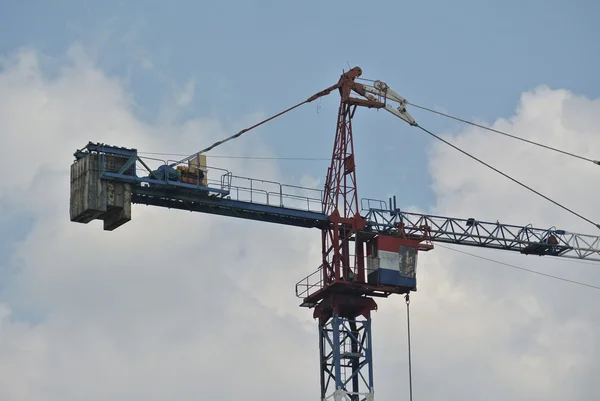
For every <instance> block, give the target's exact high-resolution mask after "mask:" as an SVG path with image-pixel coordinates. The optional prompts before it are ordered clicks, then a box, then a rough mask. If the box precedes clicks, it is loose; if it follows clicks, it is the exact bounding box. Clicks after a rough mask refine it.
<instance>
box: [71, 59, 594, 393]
mask: <svg viewBox="0 0 600 401" xmlns="http://www.w3.org/2000/svg"><path fill="white" fill-rule="evenodd" d="M361 74H362V70H361V69H360V68H359V67H354V68H352V69H351V70H349V71H347V72H345V73H343V74H342V75H341V77H340V78H339V80H338V82H337V83H336V84H334V85H332V86H331V87H329V88H327V89H325V90H323V91H321V92H318V93H316V94H315V95H313V96H311V97H309V98H308V99H307V100H305V101H304V102H302V103H300V104H298V105H296V106H294V107H292V108H290V109H288V110H286V111H284V112H282V113H279V114H278V115H281V114H283V113H285V112H287V111H289V110H292V109H294V108H296V107H298V106H299V105H301V104H304V103H308V102H312V101H313V100H315V99H318V98H320V97H322V96H326V95H328V94H330V93H331V92H333V91H334V90H337V91H338V92H339V94H340V104H339V109H338V116H337V124H336V134H335V139H334V143H333V151H332V158H331V164H330V166H329V168H328V170H327V175H326V180H325V185H324V188H323V190H322V191H321V190H315V189H313V188H301V187H297V186H293V185H286V184H281V183H276V182H271V181H264V180H257V179H253V178H248V177H241V176H236V175H234V174H233V173H232V172H230V171H227V170H224V169H219V168H215V167H214V166H213V167H211V166H208V165H207V161H206V156H205V155H204V154H202V153H203V151H201V152H198V153H195V154H194V155H192V156H190V157H188V158H186V159H184V160H180V161H169V160H157V159H149V158H144V157H141V156H140V155H139V154H138V151H137V150H136V149H128V148H122V147H116V146H110V145H105V144H99V143H91V142H90V143H88V145H87V146H85V147H84V148H83V149H80V150H77V151H76V152H75V154H74V156H75V161H74V163H73V164H72V166H71V197H70V206H71V213H70V215H71V216H70V217H71V221H74V222H79V223H85V224H87V223H89V222H91V221H92V220H102V221H103V222H104V229H105V230H114V229H116V228H118V227H120V226H121V225H123V224H125V223H127V222H128V221H130V220H131V216H132V213H131V205H132V204H144V205H152V206H157V207H165V208H173V209H181V210H190V211H195V212H200V213H210V214H217V215H221V216H230V217H236V218H243V219H249V220H254V221H262V222H270V223H275V224H283V225H289V226H295V227H303V228H317V229H319V230H320V231H321V240H322V258H321V265H320V266H319V267H318V268H317V270H316V271H315V272H314V273H312V274H310V275H309V276H307V277H305V278H304V279H302V280H300V281H299V282H298V283H296V296H297V297H299V298H300V299H302V303H301V306H303V307H307V308H311V309H313V317H314V318H315V319H316V320H317V321H318V333H319V369H320V399H321V400H333V401H346V400H348V401H363V400H364V401H372V400H373V399H374V384H373V352H372V344H373V338H372V332H371V312H372V311H374V310H376V309H377V303H376V302H375V300H374V298H376V297H388V296H390V295H392V294H408V293H410V292H411V291H416V287H417V285H416V265H417V256H418V252H423V251H429V250H431V249H433V246H434V245H433V244H434V243H436V242H442V243H452V244H457V245H467V246H477V247H483V248H492V249H501V250H508V251H515V252H520V253H522V254H526V255H538V256H550V257H563V258H575V259H585V260H593V261H600V237H598V236H592V235H584V234H576V233H571V232H568V231H565V230H561V229H557V228H555V227H551V228H549V229H540V228H534V227H532V226H530V225H528V226H517V225H509V224H501V223H499V222H496V223H491V222H486V221H480V220H478V219H475V218H467V219H459V218H453V217H443V216H434V215H427V214H418V213H410V212H406V211H402V210H400V209H399V208H398V207H397V206H396V199H395V197H394V198H392V199H389V202H387V203H386V202H385V201H374V200H372V199H362V200H361V203H360V208H359V202H358V199H359V198H358V192H357V179H356V163H355V158H354V142H353V133H352V119H353V117H354V115H355V112H356V110H357V109H358V108H360V107H362V108H375V109H384V110H386V111H388V112H390V113H391V114H393V115H394V116H396V117H398V118H400V119H402V120H403V121H405V122H406V123H408V124H409V125H411V126H416V125H417V123H416V122H415V120H414V119H413V118H412V116H411V115H410V114H409V113H408V112H407V111H406V104H407V101H406V100H405V99H404V98H403V97H401V96H400V95H398V94H397V93H396V92H394V91H393V90H392V89H391V88H389V87H388V85H387V84H385V83H384V82H382V81H374V84H373V86H368V85H363V84H361V83H358V82H356V80H357V79H358V78H359V77H360V76H361ZM357 95H358V96H359V97H357ZM392 103H397V106H395V107H394V106H392ZM275 117H276V116H274V117H271V118H269V119H267V120H265V121H263V122H261V123H259V124H256V125H254V126H253V127H256V126H258V125H260V124H263V123H264V122H266V121H269V120H271V119H273V118H275ZM253 127H251V128H248V129H245V130H242V131H240V132H239V133H238V134H236V135H233V136H231V137H229V138H227V139H226V140H224V141H220V142H218V143H216V144H214V145H212V146H211V147H209V148H207V149H212V148H214V147H215V146H218V145H219V144H220V143H224V142H226V141H228V140H231V139H235V138H237V137H239V136H240V135H241V134H243V133H244V132H247V131H249V130H250V129H252V128H253ZM184 162H187V165H184ZM153 163H154V165H153V167H151V165H152V164H153ZM266 186H268V188H267V187H266ZM244 194H245V195H244Z"/></svg>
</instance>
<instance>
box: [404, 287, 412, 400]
mask: <svg viewBox="0 0 600 401" xmlns="http://www.w3.org/2000/svg"><path fill="white" fill-rule="evenodd" d="M404 299H405V300H406V326H407V329H408V388H409V394H410V401H412V399H413V390H412V362H411V347H410V297H409V295H408V293H406V296H405V297H404Z"/></svg>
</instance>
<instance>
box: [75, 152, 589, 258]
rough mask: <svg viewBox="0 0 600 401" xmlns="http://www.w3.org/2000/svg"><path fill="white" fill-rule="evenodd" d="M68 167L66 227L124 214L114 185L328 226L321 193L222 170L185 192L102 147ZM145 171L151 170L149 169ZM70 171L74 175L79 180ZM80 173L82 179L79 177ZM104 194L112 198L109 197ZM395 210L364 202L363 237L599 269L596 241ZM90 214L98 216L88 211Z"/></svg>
mask: <svg viewBox="0 0 600 401" xmlns="http://www.w3.org/2000/svg"><path fill="white" fill-rule="evenodd" d="M75 159H76V161H75V163H74V164H73V166H72V173H71V174H72V177H71V180H72V192H71V220H72V221H79V222H84V223H87V222H89V221H90V220H92V219H94V218H100V219H104V218H105V216H109V217H110V216H113V217H114V215H116V214H117V213H116V212H115V211H112V212H111V207H112V208H113V209H114V208H121V207H125V209H126V205H125V206H123V205H117V206H115V204H114V202H116V201H115V200H114V199H113V198H116V199H117V201H118V199H119V196H121V195H122V194H121V192H119V190H118V188H117V189H114V188H113V187H115V185H116V183H119V184H122V185H123V188H122V192H124V193H125V194H124V195H122V196H124V197H125V199H128V196H130V199H129V200H130V202H131V203H137V204H144V205H153V206H161V207H167V208H172V209H181V210H189V211H195V212H203V213H211V214H217V215H222V216H231V217H238V218H244V219H251V220H258V221H264V222H270V223H277V224H285V225H290V226H296V227H305V228H325V227H326V226H327V225H328V217H327V216H326V215H325V214H324V213H323V212H322V196H323V191H320V190H316V189H311V188H303V187H298V186H293V185H285V184H281V183H277V182H273V181H266V180H257V179H252V178H247V177H240V176H235V175H233V174H232V173H231V172H229V171H227V170H223V169H220V168H213V167H210V168H208V173H207V176H208V179H207V180H206V185H195V184H190V183H186V182H182V181H180V180H179V179H178V172H177V170H176V169H175V168H173V167H172V166H173V165H174V164H173V163H171V162H170V161H165V160H159V159H153V158H148V157H140V156H139V155H138V152H137V150H136V149H127V148H120V147H115V146H107V145H103V144H94V143H89V144H88V145H87V146H86V147H84V148H83V149H82V150H78V151H77V152H75ZM83 161H87V162H89V165H86V166H87V167H86V166H83ZM152 164H154V165H156V167H155V168H152V167H150V165H152ZM77 167H81V168H79V170H81V171H80V172H79V173H78V172H77V171H78V170H77ZM84 173H85V174H87V176H85V177H87V178H85V177H84V176H83V175H82V174H84ZM77 177H83V178H80V179H81V183H80V184H79V186H77V185H73V182H74V181H76V180H77V179H78V178H77ZM90 177H92V178H90ZM93 177H97V178H98V179H99V180H100V181H102V182H104V183H113V185H112V186H111V185H108V188H107V189H106V190H104V186H103V187H102V188H101V189H95V188H93V190H90V187H89V186H90V183H91V182H92V181H94V180H93ZM86 180H87V181H86ZM199 182H200V181H199ZM73 187H76V188H78V189H79V190H82V188H83V189H85V190H86V191H87V192H85V193H83V194H82V193H79V194H77V193H75V192H74V189H73ZM84 187H85V188H84ZM111 190H113V191H115V194H116V195H114V196H113V195H111ZM88 192H89V193H88ZM105 193H108V195H106V194H105ZM119 194H121V195H119ZM93 196H97V197H98V196H103V197H104V196H107V197H108V201H106V200H104V199H96V200H94V199H92V198H93ZM111 196H112V197H111ZM111 202H113V203H112V204H111ZM125 203H126V202H125ZM395 203H396V201H395V199H390V200H389V203H386V202H384V201H380V200H372V199H363V200H362V201H361V209H362V211H363V215H364V216H365V218H366V220H367V227H366V228H365V230H364V234H371V235H377V234H386V235H394V236H400V237H406V238H411V239H419V240H422V241H423V243H424V244H425V245H424V246H427V244H430V245H429V246H430V247H431V246H432V245H431V243H433V242H443V243H452V244H462V245H471V246H477V247H486V248H495V249H504V250H509V251H516V252H520V253H523V254H531V255H539V256H542V255H550V256H561V257H568V258H575V259H588V260H597V261H600V237H597V236H591V235H583V234H575V233H570V232H566V231H564V230H558V229H556V228H554V227H553V228H550V229H540V228H534V227H531V226H516V225H508V224H500V223H498V222H496V223H490V222H483V221H478V220H476V219H473V218H469V219H456V218H450V217H441V216H432V215H425V214H417V213H408V212H403V211H400V210H399V209H398V208H397V207H396V205H395ZM90 205H92V206H90ZM94 205H96V206H94ZM111 205H112V206H111ZM94 207H95V208H97V210H92V211H90V209H93V208H94ZM111 213H112V214H111ZM127 213H129V216H127V215H126V216H124V217H123V216H121V218H120V219H116V222H115V223H112V224H109V225H108V227H107V224H106V221H105V229H114V228H116V227H118V226H119V225H120V224H123V223H124V222H126V221H128V220H129V219H130V218H131V216H130V211H129V212H128V211H127V210H126V211H125V214H127Z"/></svg>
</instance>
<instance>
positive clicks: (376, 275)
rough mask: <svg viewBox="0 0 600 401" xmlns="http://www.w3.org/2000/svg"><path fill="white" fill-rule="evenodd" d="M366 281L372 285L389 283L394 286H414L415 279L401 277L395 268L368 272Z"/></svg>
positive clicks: (415, 283) (415, 284)
mask: <svg viewBox="0 0 600 401" xmlns="http://www.w3.org/2000/svg"><path fill="white" fill-rule="evenodd" d="M367 282H368V283H369V284H373V285H389V286H395V287H405V288H415V287H416V286H417V280H416V279H415V278H410V277H402V276H401V275H400V272H399V271H397V270H390V269H381V268H379V269H377V270H375V271H374V272H371V273H369V275H368V276H367Z"/></svg>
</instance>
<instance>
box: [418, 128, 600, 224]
mask: <svg viewBox="0 0 600 401" xmlns="http://www.w3.org/2000/svg"><path fill="white" fill-rule="evenodd" d="M417 127H418V128H420V129H422V130H423V131H425V132H426V133H428V134H429V135H431V136H433V137H434V138H436V139H438V140H440V141H442V142H444V143H445V144H446V145H448V146H450V147H452V148H454V149H456V150H458V151H459V152H461V153H462V154H464V155H466V156H469V157H470V158H471V159H473V160H475V161H477V162H479V163H481V164H483V165H484V166H486V167H488V168H490V169H492V170H494V171H495V172H497V173H498V174H500V175H503V176H504V177H506V178H508V179H509V180H511V181H512V182H514V183H516V184H519V185H520V186H522V187H523V188H525V189H528V190H529V191H531V192H533V193H534V194H536V195H539V196H541V197H542V198H544V199H546V200H547V201H549V202H552V203H554V204H555V205H556V206H558V207H560V208H562V209H564V210H566V211H567V212H569V213H571V214H573V215H575V216H577V217H579V218H580V219H582V220H584V221H587V222H588V223H590V224H592V225H593V226H594V227H596V228H600V224H597V223H594V222H593V221H592V220H590V219H588V218H587V217H584V216H582V215H581V214H579V213H577V212H575V211H573V210H572V209H569V208H568V207H566V206H564V205H562V204H560V203H558V202H557V201H555V200H553V199H551V198H549V197H547V196H546V195H544V194H542V193H540V192H539V191H536V190H535V189H533V188H531V187H530V186H528V185H526V184H523V183H522V182H521V181H519V180H517V179H515V178H513V177H511V176H510V175H508V174H506V173H503V172H502V171H500V170H498V169H497V168H495V167H493V166H491V165H489V164H488V163H486V162H484V161H483V160H481V159H479V158H477V157H475V156H473V155H472V154H470V153H469V152H466V151H464V150H462V149H461V148H459V147H458V146H456V145H453V144H451V143H450V142H448V141H446V140H445V139H443V138H441V137H440V136H438V135H436V134H434V133H433V132H431V131H429V130H427V129H425V128H423V127H421V126H420V125H417Z"/></svg>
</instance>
